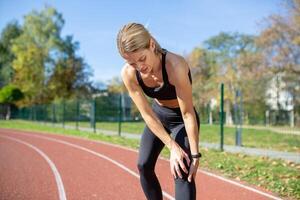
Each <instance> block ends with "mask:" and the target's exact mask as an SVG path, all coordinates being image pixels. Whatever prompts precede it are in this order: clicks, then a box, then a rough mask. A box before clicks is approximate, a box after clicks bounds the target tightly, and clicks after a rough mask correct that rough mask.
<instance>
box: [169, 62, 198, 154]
mask: <svg viewBox="0 0 300 200" xmlns="http://www.w3.org/2000/svg"><path fill="white" fill-rule="evenodd" d="M174 68H176V72H174V73H173V80H175V81H174V85H175V88H176V94H177V100H178V103H179V106H180V110H181V113H182V116H183V120H184V124H185V128H186V131H187V135H188V139H189V144H190V148H191V153H192V154H197V153H198V152H199V150H198V143H199V133H198V125H197V119H196V113H195V111H194V106H193V98H192V86H191V84H190V81H189V78H188V75H187V74H188V70H189V67H188V64H187V63H186V61H185V60H184V59H183V58H181V59H179V61H178V62H177V63H176V65H175V66H174ZM183 74H185V76H183Z"/></svg>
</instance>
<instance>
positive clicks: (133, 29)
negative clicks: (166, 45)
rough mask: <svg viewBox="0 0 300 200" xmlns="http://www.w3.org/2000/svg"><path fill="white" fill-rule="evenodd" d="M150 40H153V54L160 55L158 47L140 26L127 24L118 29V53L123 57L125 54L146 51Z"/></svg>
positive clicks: (160, 50)
mask: <svg viewBox="0 0 300 200" xmlns="http://www.w3.org/2000/svg"><path fill="white" fill-rule="evenodd" d="M150 39H153V41H154V43H155V51H154V52H155V54H158V53H161V52H162V49H161V47H160V45H159V44H158V42H157V41H156V40H155V39H154V38H153V37H152V36H151V34H150V33H149V31H148V30H147V29H146V28H145V27H144V26H143V25H142V24H138V23H128V24H126V25H124V26H123V27H122V28H121V29H120V31H119V33H118V36H117V45H118V50H119V53H120V54H121V55H122V56H123V55H124V54H125V53H131V52H136V51H138V50H141V49H148V48H149V47H150Z"/></svg>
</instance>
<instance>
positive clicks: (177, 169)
mask: <svg viewBox="0 0 300 200" xmlns="http://www.w3.org/2000/svg"><path fill="white" fill-rule="evenodd" d="M175 169H176V173H177V175H178V176H179V177H180V178H182V174H181V171H180V168H179V166H178V165H175Z"/></svg>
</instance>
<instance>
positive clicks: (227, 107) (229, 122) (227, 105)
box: [225, 100, 233, 125]
mask: <svg viewBox="0 0 300 200" xmlns="http://www.w3.org/2000/svg"><path fill="white" fill-rule="evenodd" d="M225 112H226V125H232V124H233V122H232V115H231V111H230V101H229V100H226V102H225Z"/></svg>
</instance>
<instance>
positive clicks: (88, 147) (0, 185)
mask: <svg viewBox="0 0 300 200" xmlns="http://www.w3.org/2000/svg"><path fill="white" fill-rule="evenodd" d="M0 159H1V162H0V173H1V174H0V177H1V178H0V199H1V200H18V199H33V200H34V199H43V200H47V199H51V200H56V199H59V200H66V199H74V200H77V199H106V200H107V199H109V200H114V199H116V200H119V199H130V200H139V199H145V197H144V195H143V192H142V190H141V187H140V185H139V180H138V178H139V175H138V171H137V167H136V160H137V152H136V151H135V150H131V149H128V148H124V147H121V146H118V145H112V144H108V143H104V142H99V141H93V140H88V139H83V138H79V137H75V136H65V135H59V134H45V133H37V132H34V133H33V132H29V131H17V130H10V129H0ZM155 170H156V173H157V175H158V178H159V180H160V182H161V185H162V189H163V191H164V199H172V200H173V199H174V183H173V179H172V177H171V173H170V169H169V162H168V161H167V160H165V159H162V158H160V159H159V160H158V163H157V165H156V169H155ZM196 184H197V199H201V200H212V199H216V200H240V199H243V200H250V199H251V200H252V199H256V200H263V199H264V200H269V199H276V200H278V199H280V198H278V197H276V196H275V195H274V194H271V193H269V192H267V191H265V190H263V189H261V188H258V187H255V186H249V185H246V184H244V183H241V182H238V181H235V180H234V181H233V180H229V179H225V178H223V177H220V176H217V175H215V174H211V173H209V172H206V171H203V170H198V175H197V177H196Z"/></svg>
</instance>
